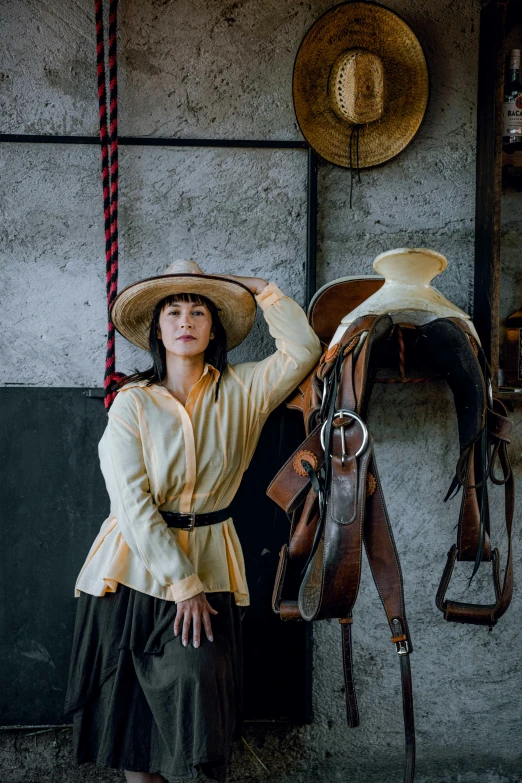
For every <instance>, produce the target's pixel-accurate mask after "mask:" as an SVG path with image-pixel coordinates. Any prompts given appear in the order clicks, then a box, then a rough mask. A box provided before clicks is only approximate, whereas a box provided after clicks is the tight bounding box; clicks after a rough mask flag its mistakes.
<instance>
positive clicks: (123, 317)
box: [110, 273, 256, 351]
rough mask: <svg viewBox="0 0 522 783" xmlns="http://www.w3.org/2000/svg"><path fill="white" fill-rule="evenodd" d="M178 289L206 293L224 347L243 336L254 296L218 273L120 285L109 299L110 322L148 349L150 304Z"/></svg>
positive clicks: (252, 313)
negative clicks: (220, 328)
mask: <svg viewBox="0 0 522 783" xmlns="http://www.w3.org/2000/svg"><path fill="white" fill-rule="evenodd" d="M181 293H186V294H199V295H201V296H206V297H207V299H210V300H211V301H212V302H213V303H214V304H215V305H216V307H217V309H218V310H219V317H220V320H221V323H222V324H223V327H224V329H225V332H226V335H227V350H228V351H230V350H231V349H232V348H235V347H236V346H237V345H239V344H240V343H241V342H242V341H243V340H244V339H245V337H246V336H247V334H248V333H249V331H250V329H251V328H252V326H253V324H254V320H255V316H256V300H255V298H254V295H253V294H252V292H251V291H249V289H248V288H247V287H246V286H244V285H243V284H242V283H239V282H236V281H234V280H229V279H228V278H226V277H220V276H219V275H198V274H189V275H187V274H186V273H183V274H172V275H157V276H156V277H149V278H146V279H144V280H139V281H138V282H137V283H132V284H131V285H129V286H127V287H126V288H123V289H122V290H121V291H120V293H119V294H118V296H117V297H116V299H115V300H114V302H113V303H112V307H111V311H110V316H111V320H112V323H113V324H114V326H115V328H116V329H117V330H118V332H119V333H120V334H121V335H122V336H123V337H125V338H126V339H127V340H129V341H130V342H131V343H133V344H134V345H137V346H138V348H142V349H143V350H144V351H148V350H150V348H149V331H150V323H151V320H152V314H153V312H154V308H155V307H156V305H157V304H158V302H160V301H161V300H162V299H164V298H165V297H166V296H170V295H172V294H181Z"/></svg>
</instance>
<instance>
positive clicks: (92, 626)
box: [64, 585, 243, 783]
mask: <svg viewBox="0 0 522 783" xmlns="http://www.w3.org/2000/svg"><path fill="white" fill-rule="evenodd" d="M207 599H208V601H209V603H210V604H211V605H212V606H213V607H214V609H216V610H217V611H218V613H219V614H217V615H211V623H212V632H213V636H214V641H213V642H209V641H208V639H207V638H206V635H205V633H204V631H203V629H202V631H201V644H200V647H198V648H194V647H193V646H192V643H191V642H190V643H189V644H188V645H187V647H183V645H182V643H181V633H180V634H179V635H178V636H177V637H175V636H174V629H173V625H174V618H175V616H176V604H175V603H173V602H172V601H164V600H162V599H161V598H154V597H153V596H150V595H146V594H145V593H140V592H138V591H137V590H133V589H132V588H130V587H126V586H125V585H119V586H118V589H117V591H116V592H115V593H106V594H105V595H104V596H100V597H96V596H92V595H89V594H87V593H83V592H82V593H81V594H80V597H79V598H78V599H77V601H78V604H77V610H76V622H75V627H74V635H73V641H72V650H71V662H70V669H69V680H68V684H67V693H66V698H65V705H64V712H65V714H71V716H72V723H73V744H74V754H75V759H76V762H77V763H78V764H83V763H85V762H92V763H94V764H96V765H98V766H102V767H113V768H115V769H128V770H133V771H136V772H151V773H160V774H161V775H163V776H164V777H165V778H167V780H168V781H169V782H170V783H175V782H176V781H184V780H192V779H194V778H196V777H197V775H198V770H201V771H202V772H203V773H204V774H206V775H207V776H208V777H210V778H212V779H214V780H219V781H224V780H225V773H226V767H227V764H228V761H229V756H230V747H231V743H232V741H233V740H234V739H238V738H239V737H240V736H241V721H242V690H243V682H242V681H243V658H242V644H241V609H240V607H238V606H237V605H236V603H235V601H234V596H233V593H229V592H219V593H207ZM190 638H191V637H190Z"/></svg>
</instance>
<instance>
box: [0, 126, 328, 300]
mask: <svg viewBox="0 0 522 783" xmlns="http://www.w3.org/2000/svg"><path fill="white" fill-rule="evenodd" d="M1 143H15V144H94V145H97V146H99V145H100V140H99V138H98V137H97V136H70V135H69V136H60V135H53V134H50V133H49V134H34V133H0V144H1ZM118 144H120V145H121V146H122V147H210V148H223V147H225V148H240V149H291V150H300V149H304V150H306V151H307V163H308V165H307V183H306V189H307V203H306V261H305V306H306V307H308V305H309V304H310V301H311V299H312V297H313V295H314V294H315V291H316V288H317V260H316V259H317V163H318V155H317V153H316V152H315V150H313V149H312V147H310V145H309V144H308V143H307V142H306V141H289V140H286V139H178V138H169V137H157V136H119V137H118Z"/></svg>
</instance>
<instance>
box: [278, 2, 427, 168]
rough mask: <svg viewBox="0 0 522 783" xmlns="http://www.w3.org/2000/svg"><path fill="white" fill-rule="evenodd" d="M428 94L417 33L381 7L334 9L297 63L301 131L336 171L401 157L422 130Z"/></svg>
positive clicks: (349, 5) (296, 100) (320, 22)
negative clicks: (341, 168) (332, 164)
mask: <svg viewBox="0 0 522 783" xmlns="http://www.w3.org/2000/svg"><path fill="white" fill-rule="evenodd" d="M428 92H429V79H428V67H427V65H426V59H425V57H424V53H423V51H422V47H421V45H420V43H419V41H418V40H417V38H416V36H415V34H414V33H413V31H412V30H411V29H410V28H409V27H408V25H407V24H406V22H404V21H403V20H402V19H401V18H400V17H399V16H397V14H395V13H394V12H393V11H390V10H389V9H388V8H384V7H383V6H381V5H377V4H375V3H367V2H348V3H341V5H336V6H334V7H333V8H331V9H330V10H329V11H327V12H326V13H325V14H323V16H321V17H320V18H319V19H318V20H317V21H316V22H315V24H314V25H312V27H311V28H310V30H309V31H308V32H307V34H306V35H305V37H304V39H303V41H302V43H301V46H300V48H299V51H298V53H297V57H296V60H295V65H294V80H293V93H294V106H295V112H296V116H297V121H298V123H299V127H300V128H301V131H302V133H303V135H304V137H305V138H306V140H307V141H308V143H309V144H310V146H311V147H313V148H314V149H315V150H316V152H318V153H319V155H321V157H323V158H325V160H328V161H330V162H331V163H335V164H337V165H338V166H345V167H347V168H355V167H357V168H366V167H367V166H376V165H378V164H380V163H384V162H385V161H387V160H389V159H390V158H393V157H394V156H395V155H398V153H399V152H401V150H403V149H404V147H406V145H407V144H409V142H410V141H411V140H412V139H413V137H414V136H415V134H416V133H417V130H418V129H419V126H420V124H421V122H422V119H423V117H424V113H425V111H426V106H427V103H428ZM354 132H355V136H356V141H357V146H356V147H355V146H354V145H352V138H353V136H354Z"/></svg>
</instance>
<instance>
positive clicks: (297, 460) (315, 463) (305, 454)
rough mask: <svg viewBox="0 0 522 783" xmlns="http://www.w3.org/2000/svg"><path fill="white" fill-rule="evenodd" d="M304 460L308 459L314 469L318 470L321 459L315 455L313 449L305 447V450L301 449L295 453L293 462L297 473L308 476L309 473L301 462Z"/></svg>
mask: <svg viewBox="0 0 522 783" xmlns="http://www.w3.org/2000/svg"><path fill="white" fill-rule="evenodd" d="M303 460H306V461H307V462H309V463H310V465H311V466H312V468H313V469H314V470H317V468H318V467H319V460H318V459H317V457H316V456H315V454H314V453H313V451H307V450H306V449H303V451H299V452H298V453H297V454H296V455H295V457H294V461H293V463H292V464H293V468H294V470H295V472H296V473H297V475H298V476H307V475H308V474H307V472H306V470H305V469H304V468H303V466H302V464H301V462H302V461H303Z"/></svg>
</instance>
